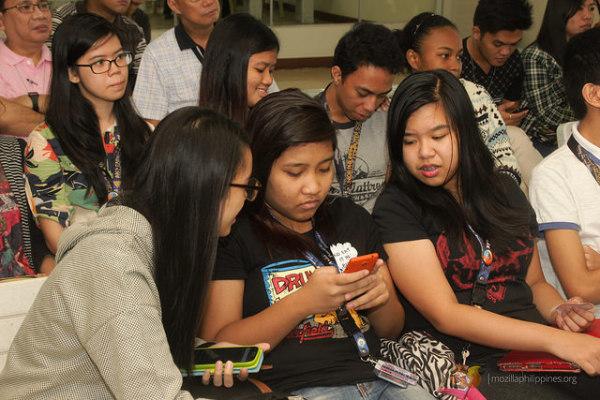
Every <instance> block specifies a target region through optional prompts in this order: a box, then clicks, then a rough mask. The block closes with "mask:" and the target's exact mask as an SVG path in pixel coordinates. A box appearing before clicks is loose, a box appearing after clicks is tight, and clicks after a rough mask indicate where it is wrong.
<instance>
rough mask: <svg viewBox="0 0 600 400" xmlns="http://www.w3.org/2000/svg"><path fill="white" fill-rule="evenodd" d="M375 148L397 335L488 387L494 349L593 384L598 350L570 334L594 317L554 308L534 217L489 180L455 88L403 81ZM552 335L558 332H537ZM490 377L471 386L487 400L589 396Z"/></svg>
mask: <svg viewBox="0 0 600 400" xmlns="http://www.w3.org/2000/svg"><path fill="white" fill-rule="evenodd" d="M387 138H388V148H389V156H390V162H391V166H392V172H391V179H390V183H389V185H388V187H387V188H386V190H385V191H384V193H383V194H382V195H381V196H380V197H379V199H378V201H377V203H376V205H375V210H374V214H373V215H374V218H375V222H376V223H377V225H378V226H379V230H380V232H381V235H382V240H383V243H384V249H385V251H386V252H387V254H388V256H389V260H388V264H389V268H390V272H391V275H392V277H393V280H394V283H395V284H396V287H397V288H398V289H399V290H400V293H401V294H402V296H401V301H402V304H403V306H404V308H405V310H406V324H405V330H407V331H412V330H418V331H426V332H428V333H430V334H431V335H433V336H434V338H436V339H438V340H440V341H442V342H443V343H445V344H446V345H447V346H448V347H450V349H451V350H453V352H454V354H455V356H456V357H455V359H456V360H457V364H459V363H461V361H462V363H463V364H465V363H466V364H468V365H470V366H483V367H484V369H482V370H480V372H484V371H485V373H488V374H490V376H491V377H492V378H493V375H497V374H500V372H499V371H498V369H497V367H496V362H497V361H498V359H499V358H500V357H501V356H502V355H504V354H505V353H504V354H502V351H503V350H500V349H510V350H526V351H543V352H548V353H552V354H554V355H555V356H558V357H560V358H562V359H565V360H568V361H571V362H574V363H576V364H578V365H579V366H580V367H581V369H583V370H584V371H585V372H587V373H588V374H590V375H596V374H598V373H600V339H597V338H594V337H592V336H589V335H585V334H582V333H575V332H577V331H583V330H585V329H586V328H587V327H588V326H589V325H590V324H591V321H593V319H594V315H593V314H592V313H591V312H589V311H571V312H568V311H567V312H563V310H564V308H563V307H564V306H563V307H561V305H562V304H563V303H565V301H564V299H562V298H561V297H560V295H559V294H558V293H557V292H556V290H554V288H552V287H551V286H550V285H548V284H547V283H546V281H545V280H544V277H543V274H542V271H541V267H540V263H539V258H538V254H537V248H536V246H535V237H536V236H537V229H536V226H537V225H536V223H535V215H534V213H533V211H532V209H531V207H530V206H529V203H528V202H527V199H526V198H525V196H524V194H523V193H522V192H521V191H520V190H519V188H518V187H517V185H516V184H515V182H514V181H513V180H512V179H509V178H508V177H506V176H505V175H503V174H499V173H497V172H496V171H495V170H494V162H493V159H492V157H491V156H490V154H489V152H488V151H486V148H485V145H484V144H483V142H482V140H481V136H480V134H479V132H478V129H477V123H476V121H475V119H474V117H473V107H472V105H471V102H470V100H469V97H468V95H467V93H466V91H465V90H464V88H463V86H462V85H461V83H460V82H459V80H458V79H456V78H455V77H454V76H452V75H451V74H450V73H448V72H447V71H441V70H434V71H427V72H418V73H416V74H413V75H411V76H409V77H408V78H406V79H405V80H404V81H403V82H402V83H401V84H400V86H399V87H398V89H397V90H396V93H395V94H394V97H393V99H392V102H391V105H390V111H389V120H388V131H387ZM554 323H556V324H558V326H559V327H560V328H561V329H557V328H554V327H549V326H547V324H554ZM490 376H488V377H486V376H483V377H482V380H481V382H482V383H481V385H480V386H478V389H479V390H480V391H481V392H482V393H483V395H484V396H486V398H487V399H506V398H509V397H510V398H524V399H531V398H542V397H543V398H571V397H569V393H571V392H573V393H577V392H579V393H586V390H589V389H590V387H588V386H587V384H591V385H593V387H594V388H597V380H595V379H594V380H590V379H589V378H588V379H587V381H586V379H585V378H586V377H585V376H578V377H577V382H578V383H579V384H578V385H572V384H571V381H570V380H567V379H566V378H565V379H564V380H562V379H561V380H562V381H563V382H565V385H564V386H563V387H562V388H560V387H558V386H557V385H554V384H548V385H536V384H533V383H531V384H529V385H528V384H523V385H518V386H514V385H511V384H510V383H506V384H503V383H498V382H495V381H494V380H493V379H491V380H490ZM556 381H558V380H556ZM553 382H555V381H553ZM567 382H568V383H567ZM563 389H564V390H563ZM596 391H597V389H594V391H588V392H587V393H588V394H589V393H595V392H596ZM544 395H547V396H544ZM556 396H559V397H556ZM560 396H564V397H560Z"/></svg>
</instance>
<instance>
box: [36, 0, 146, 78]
mask: <svg viewBox="0 0 600 400" xmlns="http://www.w3.org/2000/svg"><path fill="white" fill-rule="evenodd" d="M129 2H130V0H80V1H77V2H76V3H67V4H65V5H63V6H61V7H59V8H58V9H57V10H53V11H52V35H51V36H50V38H49V39H48V41H47V42H46V44H47V45H48V46H50V45H51V42H52V37H53V35H54V32H55V31H56V28H58V26H59V25H60V24H61V23H62V22H63V21H64V19H65V18H67V17H68V16H70V15H73V14H80V13H86V12H87V13H92V14H98V15H100V16H101V17H103V18H104V19H106V20H107V21H109V22H112V23H113V24H114V25H115V26H116V27H117V29H118V30H119V37H120V39H121V42H122V44H123V49H124V50H127V51H128V52H130V53H131V54H132V56H133V63H132V66H131V67H130V68H129V83H128V85H129V87H130V88H131V89H133V87H134V85H135V79H136V76H137V72H138V69H139V67H140V62H141V60H142V54H143V53H144V50H145V49H146V39H145V38H144V30H143V29H142V28H140V26H139V25H138V24H136V23H135V22H134V21H133V20H131V19H129V18H127V17H125V16H123V15H121V14H124V13H125V12H126V11H127V8H129Z"/></svg>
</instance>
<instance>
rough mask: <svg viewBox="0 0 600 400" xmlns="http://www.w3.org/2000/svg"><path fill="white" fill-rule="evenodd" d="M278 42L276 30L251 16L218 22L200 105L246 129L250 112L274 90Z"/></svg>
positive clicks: (202, 81) (209, 48)
mask: <svg viewBox="0 0 600 400" xmlns="http://www.w3.org/2000/svg"><path fill="white" fill-rule="evenodd" d="M278 53H279V41H278V40H277V36H275V34H274V33H273V31H272V30H271V29H270V28H269V27H268V26H266V25H265V24H263V23H262V22H261V21H259V20H257V19H256V18H254V17H252V16H250V15H248V14H232V15H230V16H228V17H227V18H224V19H223V20H221V21H219V22H218V23H217V24H216V26H215V29H214V32H213V33H212V34H211V35H210V38H209V39H208V43H207V48H206V57H205V61H204V66H203V68H202V76H201V79H200V106H202V107H206V108H210V109H212V110H215V111H218V112H220V113H221V114H223V115H226V116H228V117H229V118H231V119H233V120H234V121H235V122H237V123H238V124H240V125H241V126H244V124H245V123H246V119H247V118H248V114H249V113H250V109H251V108H252V107H254V105H255V104H256V103H258V101H259V100H260V99H262V98H263V97H265V96H266V95H267V93H268V92H269V91H271V90H274V91H278V90H279V89H278V88H277V85H276V84H275V81H274V80H273V70H274V69H275V63H276V62H277V54H278Z"/></svg>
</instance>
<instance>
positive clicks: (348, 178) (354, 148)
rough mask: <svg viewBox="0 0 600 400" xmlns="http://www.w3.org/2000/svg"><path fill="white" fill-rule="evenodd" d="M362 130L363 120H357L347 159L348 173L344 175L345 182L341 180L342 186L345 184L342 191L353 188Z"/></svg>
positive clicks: (348, 190) (347, 191)
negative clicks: (353, 176)
mask: <svg viewBox="0 0 600 400" xmlns="http://www.w3.org/2000/svg"><path fill="white" fill-rule="evenodd" d="M361 130H362V122H361V121H356V122H355V123H354V132H353V133H352V140H351V141H350V147H349V148H348V158H347V159H346V169H345V170H346V174H345V177H344V182H340V188H341V186H342V185H343V186H344V189H343V190H342V193H344V192H346V193H349V192H350V189H352V175H353V174H354V163H355V162H356V155H357V154H358V141H359V140H360V131H361Z"/></svg>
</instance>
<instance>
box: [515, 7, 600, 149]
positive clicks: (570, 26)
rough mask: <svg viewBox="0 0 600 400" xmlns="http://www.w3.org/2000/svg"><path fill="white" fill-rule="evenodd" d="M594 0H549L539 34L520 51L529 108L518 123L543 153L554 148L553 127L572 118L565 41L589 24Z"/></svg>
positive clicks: (524, 104)
mask: <svg viewBox="0 0 600 400" xmlns="http://www.w3.org/2000/svg"><path fill="white" fill-rule="evenodd" d="M595 8H596V4H595V3H594V0H548V4H547V5H546V12H545V13H544V19H543V20H542V26H541V27H540V31H539V33H538V36H537V38H536V40H535V42H533V43H532V44H530V45H529V46H528V47H527V48H526V49H525V50H523V53H521V59H522V60H523V67H524V68H525V80H524V82H523V96H524V99H523V100H524V101H523V103H522V107H523V108H528V109H529V114H527V116H525V118H524V119H523V122H522V123H521V127H522V128H523V130H525V132H527V135H529V137H530V138H531V140H532V142H533V144H534V146H535V148H536V149H538V150H539V152H540V153H541V154H542V156H544V157H546V156H547V155H548V154H550V153H552V152H553V151H554V150H556V147H557V141H556V128H557V127H558V125H560V124H562V123H565V122H569V121H574V120H575V115H574V114H573V111H572V110H571V107H570V106H569V102H568V100H567V94H566V92H565V87H564V84H563V72H562V67H563V63H564V57H565V49H566V46H567V42H568V41H569V40H570V39H571V38H572V37H573V36H575V35H576V34H578V33H580V32H583V31H585V30H587V29H590V28H591V27H592V22H593V21H594V10H595Z"/></svg>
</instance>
